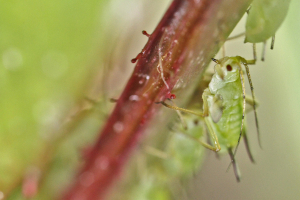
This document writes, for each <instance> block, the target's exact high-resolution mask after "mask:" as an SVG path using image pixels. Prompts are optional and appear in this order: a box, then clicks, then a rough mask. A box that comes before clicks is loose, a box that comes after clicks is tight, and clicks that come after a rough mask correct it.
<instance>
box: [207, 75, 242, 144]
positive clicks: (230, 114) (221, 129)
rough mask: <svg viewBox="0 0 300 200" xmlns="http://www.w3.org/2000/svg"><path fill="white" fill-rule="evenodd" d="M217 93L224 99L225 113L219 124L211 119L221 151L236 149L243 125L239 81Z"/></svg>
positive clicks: (227, 85)
mask: <svg viewBox="0 0 300 200" xmlns="http://www.w3.org/2000/svg"><path fill="white" fill-rule="evenodd" d="M217 93H218V94H219V95H221V96H222V98H223V113H222V117H221V119H220V120H219V121H218V122H217V123H214V122H213V121H212V120H211V119H210V121H211V124H212V127H213V129H214V131H215V133H216V135H217V136H218V139H219V143H220V145H221V149H222V150H226V149H228V148H229V147H231V148H233V147H236V145H237V142H238V139H239V135H240V130H241V125H242V116H243V96H242V86H241V83H240V81H239V79H238V80H236V81H234V82H229V83H226V85H225V86H224V87H223V88H221V89H219V90H218V91H217ZM213 95H214V94H213Z"/></svg>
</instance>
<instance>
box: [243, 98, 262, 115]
mask: <svg viewBox="0 0 300 200" xmlns="http://www.w3.org/2000/svg"><path fill="white" fill-rule="evenodd" d="M254 101H255V102H253V99H252V97H249V96H246V104H248V105H250V106H251V107H250V108H249V109H246V113H248V112H251V111H253V104H254V103H255V107H256V108H257V107H258V106H259V103H258V101H257V100H254Z"/></svg>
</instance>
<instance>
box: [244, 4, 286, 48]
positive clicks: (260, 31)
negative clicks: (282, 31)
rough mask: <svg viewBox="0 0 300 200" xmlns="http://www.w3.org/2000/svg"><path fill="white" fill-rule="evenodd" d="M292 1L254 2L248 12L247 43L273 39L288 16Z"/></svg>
mask: <svg viewBox="0 0 300 200" xmlns="http://www.w3.org/2000/svg"><path fill="white" fill-rule="evenodd" d="M289 4H290V0H254V1H253V3H252V4H251V8H250V9H249V12H248V17H247V22H246V37H245V42H250V43H260V42H264V43H265V41H266V40H267V39H269V38H270V37H272V44H271V49H273V45H274V39H275V33H276V31H277V30H278V28H279V27H280V25H281V24H282V22H283V20H284V19H285V17H286V15H287V11H288V8H289Z"/></svg>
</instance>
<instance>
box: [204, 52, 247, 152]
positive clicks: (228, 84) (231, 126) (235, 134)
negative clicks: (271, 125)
mask: <svg viewBox="0 0 300 200" xmlns="http://www.w3.org/2000/svg"><path fill="white" fill-rule="evenodd" d="M241 70H242V68H241V58H240V57H224V58H222V59H220V60H218V64H217V65H216V66H215V74H214V75H213V77H212V79H211V82H210V83H209V86H208V88H207V89H205V90H204V92H203V95H202V98H203V115H204V117H205V118H206V119H207V120H208V123H209V124H210V125H211V127H212V129H213V132H215V134H216V135H217V138H218V142H219V144H220V146H221V149H224V150H226V149H228V148H234V147H236V146H237V143H238V140H239V136H240V133H241V127H242V123H243V119H244V113H245V92H244V90H243V87H242V86H243V84H244V78H243V76H242V71H241Z"/></svg>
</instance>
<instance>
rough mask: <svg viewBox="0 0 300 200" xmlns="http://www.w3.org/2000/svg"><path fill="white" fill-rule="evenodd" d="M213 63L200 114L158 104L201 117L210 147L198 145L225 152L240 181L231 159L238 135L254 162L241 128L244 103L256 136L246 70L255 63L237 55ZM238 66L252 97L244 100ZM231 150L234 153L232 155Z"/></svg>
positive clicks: (241, 78)
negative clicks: (249, 113)
mask: <svg viewBox="0 0 300 200" xmlns="http://www.w3.org/2000/svg"><path fill="white" fill-rule="evenodd" d="M213 61H214V62H216V63H217V64H216V65H215V73H214V75H213V76H212V79H211V81H210V83H209V86H208V88H206V89H205V90H204V92H203V94H202V99H203V111H202V112H195V111H192V110H188V109H184V108H179V107H177V106H174V105H169V104H167V103H165V102H161V103H162V104H163V105H164V106H166V107H168V108H171V109H174V110H179V111H183V112H186V113H191V114H194V115H197V116H199V117H201V118H202V119H203V120H204V122H205V124H206V126H207V129H208V131H209V134H210V137H211V142H212V144H209V143H207V142H205V141H202V140H198V142H199V143H200V144H202V145H203V146H204V147H206V148H208V149H210V150H213V151H215V152H219V151H221V149H222V151H223V150H227V152H228V153H229V155H230V157H231V161H232V164H233V166H234V172H235V175H236V178H237V180H238V181H240V176H239V173H238V169H237V165H236V162H235V158H234V157H235V154H236V151H237V147H238V144H239V142H240V139H241V136H243V137H244V139H245V143H246V148H247V150H248V153H249V156H250V159H251V161H253V162H254V160H253V157H252V155H251V153H250V151H249V146H248V142H247V136H246V132H245V127H244V126H243V125H244V118H245V113H246V102H247V103H249V104H250V105H252V106H253V110H254V114H255V120H256V127H257V133H258V120H257V114H256V101H255V97H254V92H253V86H252V81H251V77H250V72H249V67H248V65H247V64H255V61H254V60H246V59H244V58H242V57H240V56H236V57H224V58H222V59H220V60H217V59H213ZM242 64H243V65H244V66H245V69H246V73H247V76H248V80H249V84H250V88H251V93H252V98H246V94H245V83H244V82H245V81H244V75H243V70H242ZM234 148H235V151H234V153H233V149H234Z"/></svg>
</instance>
